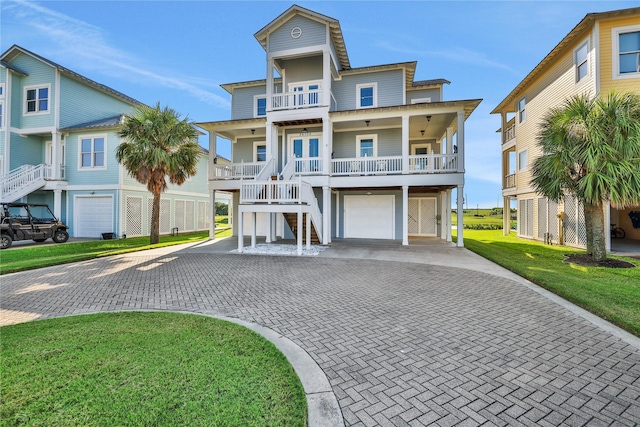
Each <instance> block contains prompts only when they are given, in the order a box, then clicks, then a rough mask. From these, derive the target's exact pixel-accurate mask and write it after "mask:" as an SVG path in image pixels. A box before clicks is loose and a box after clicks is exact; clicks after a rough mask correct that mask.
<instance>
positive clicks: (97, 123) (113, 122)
mask: <svg viewBox="0 0 640 427" xmlns="http://www.w3.org/2000/svg"><path fill="white" fill-rule="evenodd" d="M123 118H124V116H123V115H122V114H119V115H117V116H114V117H108V118H106V119H99V120H93V121H91V122H86V123H79V124H77V125H73V126H69V127H66V128H63V129H60V130H65V131H71V130H80V129H83V130H84V129H106V128H114V127H118V126H120V125H121V124H122V119H123Z"/></svg>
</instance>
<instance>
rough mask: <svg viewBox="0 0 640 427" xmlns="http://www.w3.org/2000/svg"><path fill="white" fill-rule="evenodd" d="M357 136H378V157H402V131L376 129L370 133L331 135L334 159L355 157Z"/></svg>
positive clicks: (338, 133)
mask: <svg viewBox="0 0 640 427" xmlns="http://www.w3.org/2000/svg"><path fill="white" fill-rule="evenodd" d="M358 135H378V156H380V157H384V156H400V155H402V144H401V139H402V130H401V129H376V130H375V131H372V132H366V131H358V132H337V133H334V135H333V153H334V158H336V159H341V158H352V157H357V156H356V154H357V151H356V150H357V141H356V137H357V136H358Z"/></svg>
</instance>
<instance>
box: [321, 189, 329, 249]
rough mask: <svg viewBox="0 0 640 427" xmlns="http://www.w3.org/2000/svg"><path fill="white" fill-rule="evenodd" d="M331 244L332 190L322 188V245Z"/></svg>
mask: <svg viewBox="0 0 640 427" xmlns="http://www.w3.org/2000/svg"><path fill="white" fill-rule="evenodd" d="M330 242H331V188H330V187H329V186H328V185H325V186H323V187H322V244H323V245H327V244H329V243H330Z"/></svg>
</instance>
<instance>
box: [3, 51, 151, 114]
mask: <svg viewBox="0 0 640 427" xmlns="http://www.w3.org/2000/svg"><path fill="white" fill-rule="evenodd" d="M18 53H24V54H26V55H30V56H32V57H34V58H36V59H38V60H40V61H42V62H44V63H46V64H48V65H50V66H52V67H54V68H56V69H58V70H59V71H60V72H61V73H63V74H66V75H68V76H69V77H71V78H73V79H74V80H78V81H80V82H82V83H85V84H87V85H89V86H91V87H93V88H95V89H98V90H99V91H102V92H105V93H107V94H109V95H112V96H115V97H116V98H119V99H121V100H123V101H125V102H127V103H129V104H133V105H142V102H140V101H138V100H136V99H134V98H131V97H130V96H127V95H125V94H124V93H122V92H118V91H117V90H115V89H112V88H110V87H109V86H106V85H103V84H101V83H98V82H96V81H94V80H91V79H90V78H88V77H85V76H83V75H82V74H78V73H76V72H75V71H71V70H70V69H68V68H66V67H63V66H62V65H59V64H56V63H55V62H53V61H51V60H49V59H47V58H44V57H42V56H40V55H38V54H36V53H33V52H31V51H29V50H27V49H25V48H23V47H21V46H18V45H15V44H14V45H13V46H11V47H10V48H9V49H7V50H6V51H5V52H4V53H3V54H2V56H0V60H1V61H2V63H3V65H4V63H5V62H7V61H9V60H11V59H12V58H13V57H15V56H17V55H18ZM23 74H24V73H23Z"/></svg>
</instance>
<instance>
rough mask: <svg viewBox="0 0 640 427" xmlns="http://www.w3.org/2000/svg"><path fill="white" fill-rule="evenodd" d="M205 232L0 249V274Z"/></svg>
mask: <svg viewBox="0 0 640 427" xmlns="http://www.w3.org/2000/svg"><path fill="white" fill-rule="evenodd" d="M229 236H231V229H230V228H224V229H222V228H221V229H217V228H216V237H220V238H221V237H229ZM208 237H209V232H206V231H203V232H198V233H185V234H180V235H178V236H160V243H158V244H155V245H150V244H149V237H148V236H146V237H132V238H126V239H113V240H92V241H86V242H67V243H63V244H46V245H34V246H30V247H28V248H21V249H12V250H3V251H1V252H0V274H7V273H14V272H17V271H24V270H32V269H34V268H41V267H47V266H51V265H58V264H65V263H69V262H75V261H85V260H88V259H93V258H99V257H103V256H109V255H118V254H123V253H127V252H135V251H142V250H146V249H153V248H160V247H163V246H171V245H179V244H182V243H190V242H197V241H200V240H204V239H207V238H208Z"/></svg>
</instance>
